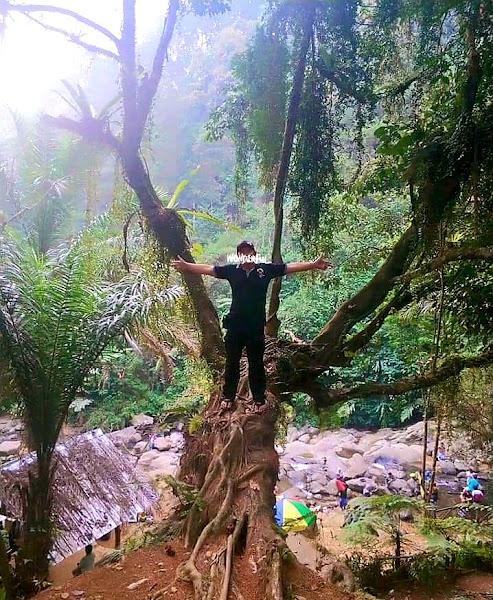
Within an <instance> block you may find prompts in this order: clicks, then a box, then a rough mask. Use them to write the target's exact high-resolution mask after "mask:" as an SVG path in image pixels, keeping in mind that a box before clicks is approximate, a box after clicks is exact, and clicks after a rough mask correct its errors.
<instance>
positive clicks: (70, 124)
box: [43, 115, 121, 152]
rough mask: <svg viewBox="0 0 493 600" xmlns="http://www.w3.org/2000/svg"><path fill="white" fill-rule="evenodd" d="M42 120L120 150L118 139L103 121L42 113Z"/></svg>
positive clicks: (117, 150) (91, 140)
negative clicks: (76, 119)
mask: <svg viewBox="0 0 493 600" xmlns="http://www.w3.org/2000/svg"><path fill="white" fill-rule="evenodd" d="M43 121H44V122H45V123H47V124H48V125H51V126H52V127H58V128H59V129H66V130H67V131H72V132H73V133H76V134H78V135H80V136H81V137H82V138H83V139H85V140H88V141H90V142H96V143H99V144H103V145H105V146H109V147H110V148H112V149H113V150H115V151H116V152H120V150H121V143H120V141H119V140H118V138H117V137H115V136H114V135H113V133H112V132H111V131H110V129H109V127H108V125H107V123H106V122H105V121H100V120H99V119H88V118H86V119H83V120H82V121H75V120H74V119H69V118H68V117H53V116H51V115H43Z"/></svg>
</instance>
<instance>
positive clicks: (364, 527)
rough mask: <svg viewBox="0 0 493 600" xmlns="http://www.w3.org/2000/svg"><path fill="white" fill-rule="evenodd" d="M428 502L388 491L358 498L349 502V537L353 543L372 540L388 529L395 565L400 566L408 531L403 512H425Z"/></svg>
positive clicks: (347, 522)
mask: <svg viewBox="0 0 493 600" xmlns="http://www.w3.org/2000/svg"><path fill="white" fill-rule="evenodd" d="M424 507H425V504H424V503H423V502H422V501H421V500H418V499H416V498H407V497H404V496H396V495H385V496H376V497H373V498H359V499H358V500H353V501H352V502H351V503H350V504H349V506H348V512H347V519H346V523H345V528H346V532H347V536H348V539H350V540H351V541H352V542H354V543H362V542H365V541H373V540H374V539H375V538H376V537H378V535H379V532H384V533H386V534H387V535H388V536H389V537H390V539H391V541H392V543H393V544H394V547H395V552H394V568H395V569H396V570H397V569H399V568H400V566H401V558H402V545H403V543H404V541H405V540H404V536H405V533H404V531H403V530H402V528H401V514H402V512H403V511H406V512H408V511H409V512H422V511H423V509H424Z"/></svg>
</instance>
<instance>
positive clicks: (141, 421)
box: [132, 413, 154, 427]
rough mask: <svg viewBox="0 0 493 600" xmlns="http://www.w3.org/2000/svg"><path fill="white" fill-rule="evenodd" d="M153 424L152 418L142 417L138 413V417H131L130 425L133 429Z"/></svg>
mask: <svg viewBox="0 0 493 600" xmlns="http://www.w3.org/2000/svg"><path fill="white" fill-rule="evenodd" d="M153 424H154V418H153V417H150V416H149V415H144V414H142V413H140V414H139V415H135V416H134V417H132V425H133V426H134V427H147V426H149V425H153Z"/></svg>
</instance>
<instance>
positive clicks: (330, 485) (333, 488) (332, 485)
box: [325, 479, 337, 496]
mask: <svg viewBox="0 0 493 600" xmlns="http://www.w3.org/2000/svg"><path fill="white" fill-rule="evenodd" d="M325 492H326V494H327V495H328V496H337V485H336V480H335V479H331V480H330V481H328V482H327V487H326V488H325Z"/></svg>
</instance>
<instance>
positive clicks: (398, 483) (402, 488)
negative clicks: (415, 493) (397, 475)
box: [389, 479, 410, 496]
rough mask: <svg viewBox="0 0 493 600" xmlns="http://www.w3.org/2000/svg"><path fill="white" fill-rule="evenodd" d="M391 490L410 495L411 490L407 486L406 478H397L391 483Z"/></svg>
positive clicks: (401, 494)
mask: <svg viewBox="0 0 493 600" xmlns="http://www.w3.org/2000/svg"><path fill="white" fill-rule="evenodd" d="M389 490H390V491H391V492H394V494H399V495H400V496H407V495H410V490H409V488H408V487H407V481H405V480H404V479H395V480H394V481H391V482H390V483H389Z"/></svg>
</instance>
